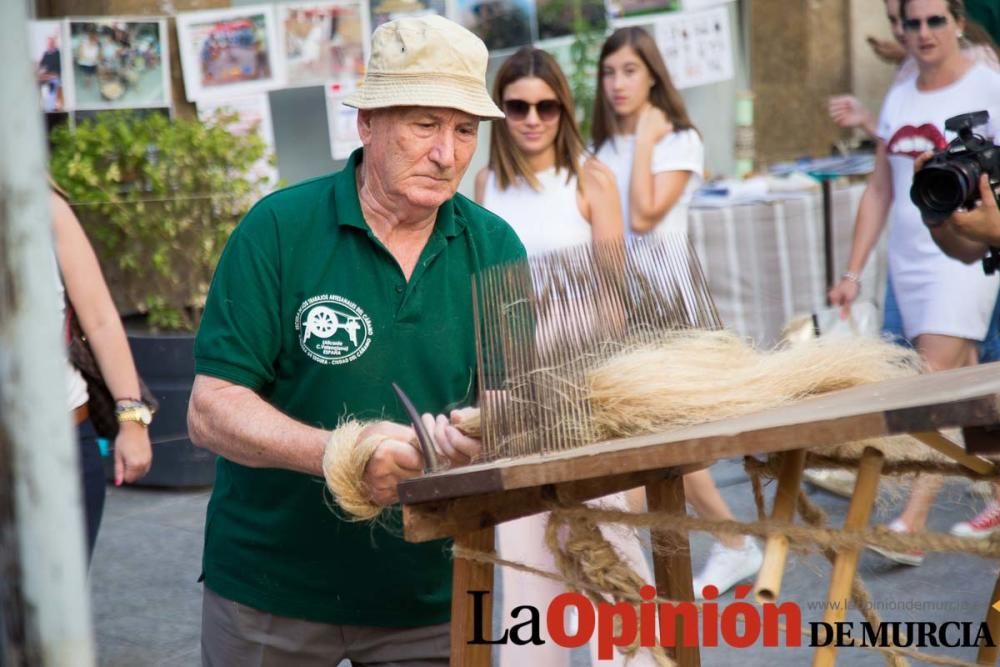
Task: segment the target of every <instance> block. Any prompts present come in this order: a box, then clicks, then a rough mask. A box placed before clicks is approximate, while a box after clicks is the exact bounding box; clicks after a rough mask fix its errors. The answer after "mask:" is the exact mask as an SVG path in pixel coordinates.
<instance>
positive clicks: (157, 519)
mask: <svg viewBox="0 0 1000 667" xmlns="http://www.w3.org/2000/svg"><path fill="white" fill-rule="evenodd" d="M713 473H714V474H715V477H716V479H717V481H718V483H719V486H720V487H721V488H722V489H723V495H724V496H725V497H726V499H727V500H728V501H729V503H730V505H731V506H732V507H733V510H734V512H735V513H736V514H737V515H738V516H739V517H741V518H747V519H749V518H752V517H753V516H754V509H753V501H752V498H751V493H750V485H749V482H748V480H747V479H746V477H745V476H744V474H743V471H742V468H741V467H740V466H739V465H738V464H737V463H734V462H723V463H720V464H718V465H717V466H716V467H715V468H714V469H713ZM108 491H109V495H108V505H107V510H106V513H105V517H104V524H103V526H102V529H101V535H100V537H99V539H98V544H97V550H96V553H95V561H94V564H93V568H92V577H91V579H92V586H93V595H94V597H93V601H94V617H95V625H96V629H97V643H98V651H99V655H100V664H101V665H102V666H106V667H145V666H147V665H149V666H157V667H188V666H197V665H198V664H199V650H198V637H199V623H200V613H201V586H200V585H199V584H198V583H197V581H196V580H197V578H198V574H199V572H200V558H201V539H202V529H203V526H204V514H205V505H206V503H207V501H208V491H207V490H204V489H202V490H185V491H176V490H157V489H117V488H109V489H108ZM772 492H773V490H772ZM812 498H813V500H815V501H816V502H817V503H818V504H819V505H820V506H822V507H823V508H824V509H825V510H826V511H827V512H828V513H829V515H830V518H831V520H832V521H833V522H834V523H835V524H839V523H840V522H841V521H842V520H843V516H844V512H845V510H846V507H847V503H846V501H845V500H843V499H840V498H838V497H836V496H832V495H829V494H826V493H824V492H820V491H817V492H815V493H814V494H813V495H812ZM891 501H892V499H891V498H886V500H885V503H884V505H885V507H883V508H882V510H881V511H880V514H879V518H880V519H885V518H886V517H888V516H891ZM980 507H981V501H980V500H979V499H978V498H976V497H974V496H972V495H970V494H969V493H968V492H967V490H966V488H965V486H964V485H961V484H958V485H953V486H950V487H948V488H947V489H946V491H945V492H944V493H943V495H942V500H941V502H940V503H939V504H938V506H937V507H936V508H935V510H934V512H933V514H932V516H931V528H932V529H935V530H947V528H948V527H949V526H950V525H951V524H952V523H953V522H954V521H957V520H961V519H964V518H966V517H967V516H968V515H969V514H971V513H972V512H973V511H975V510H978V509H979V508H980ZM709 544H710V542H709V540H708V538H707V537H705V536H703V535H695V536H694V538H693V539H692V545H693V546H692V548H693V559H694V564H695V567H696V568H697V567H698V566H699V565H700V564H701V563H702V562H703V560H704V558H705V555H706V553H707V549H708V546H709ZM860 568H861V572H862V575H863V577H864V579H865V582H866V584H867V585H868V587H869V590H870V591H871V592H872V597H873V600H875V602H876V604H877V605H879V607H880V608H881V611H880V613H881V615H882V617H883V619H885V620H899V621H906V620H910V621H937V622H939V623H941V622H944V621H975V622H978V621H980V620H981V619H982V616H983V614H984V612H985V609H986V607H987V605H988V603H989V596H990V594H991V592H992V589H993V582H994V580H995V579H996V575H997V566H996V564H995V563H993V562H990V561H985V560H982V559H978V558H975V557H970V556H955V555H945V554H937V555H930V556H929V557H928V559H927V561H926V562H925V564H924V565H923V566H922V567H919V568H904V567H897V566H893V565H891V564H888V563H887V562H886V561H884V560H882V559H880V558H879V557H878V556H875V555H872V554H867V555H865V556H863V557H862V559H861V564H860ZM828 575H829V567H828V566H827V565H826V564H825V561H822V560H821V559H820V558H818V557H816V556H812V557H808V558H801V557H793V558H792V559H791V560H790V561H789V567H788V572H787V575H786V577H785V582H784V587H783V589H782V597H783V599H788V600H795V601H797V602H799V603H800V604H801V606H802V614H803V620H804V622H807V621H809V620H819V618H820V616H821V611H819V610H818V609H815V608H814V609H813V610H810V609H809V608H808V605H809V603H814V604H815V603H816V602H817V601H819V600H822V599H823V598H824V597H825V594H826V586H827V577H828ZM914 604H919V605H923V609H920V610H914V609H913V605H914ZM850 617H851V618H855V619H858V618H860V617H859V615H858V614H857V612H851V614H850ZM930 650H932V651H937V652H938V653H941V654H944V655H947V656H949V657H952V658H960V659H964V660H969V661H972V660H974V658H975V651H974V649H930ZM810 655H811V653H810V650H809V649H805V648H801V649H766V648H761V647H759V646H757V647H751V648H749V649H743V650H737V649H731V648H716V649H705V650H704V651H703V652H702V664H703V665H705V666H706V667H717V666H718V667H728V666H734V667H735V666H738V667H748V666H755V665H767V667H785V666H787V667H792V666H800V665H807V664H809V662H810V658H809V656H810ZM587 664H589V657H588V656H587V655H586V653H583V652H576V653H574V656H573V665H574V667H583V666H585V665H587ZM839 664H841V665H848V666H852V667H853V666H854V665H858V666H862V667H866V666H868V665H871V666H875V665H881V664H884V661H883V660H882V658H880V657H879V656H878V655H876V654H874V653H872V652H867V651H861V650H857V649H854V650H849V651H842V652H841V659H840V661H839ZM234 667H238V666H234Z"/></svg>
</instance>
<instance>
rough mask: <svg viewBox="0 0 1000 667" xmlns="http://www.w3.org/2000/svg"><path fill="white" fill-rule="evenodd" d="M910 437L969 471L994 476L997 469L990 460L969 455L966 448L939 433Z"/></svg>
mask: <svg viewBox="0 0 1000 667" xmlns="http://www.w3.org/2000/svg"><path fill="white" fill-rule="evenodd" d="M910 435H911V436H912V437H913V438H915V439H917V440H919V441H920V442H922V443H924V444H925V445H927V446H928V447H930V448H931V449H935V450H937V451H939V452H941V453H942V454H944V455H945V456H947V457H948V458H950V459H952V460H953V461H956V462H958V463H960V464H962V465H963V466H965V467H966V468H968V469H969V470H971V471H973V472H977V473H979V474H980V475H989V474H992V473H993V472H994V470H995V469H996V466H995V465H994V463H993V462H992V461H990V460H989V459H984V458H982V457H981V456H973V455H972V454H969V453H968V452H966V450H965V448H964V447H962V446H961V445H959V444H958V443H957V442H954V441H953V440H951V439H950V438H947V437H945V436H944V435H943V434H941V433H939V432H937V431H928V432H925V433H911V434H910Z"/></svg>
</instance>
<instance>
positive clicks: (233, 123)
mask: <svg viewBox="0 0 1000 667" xmlns="http://www.w3.org/2000/svg"><path fill="white" fill-rule="evenodd" d="M219 114H223V115H225V116H233V118H232V119H230V120H228V122H227V123H226V125H225V128H226V129H227V130H228V131H229V133H230V134H234V135H236V136H238V137H243V136H247V135H250V134H256V135H258V136H260V138H261V139H263V140H264V144H266V145H267V148H268V151H267V155H265V156H264V157H263V158H261V159H260V160H258V161H257V163H256V164H255V165H254V166H253V168H252V170H251V171H252V172H253V175H254V176H256V177H257V178H258V179H260V180H262V181H265V182H267V183H268V184H270V185H271V186H272V187H273V186H275V185H277V184H278V169H277V168H276V167H275V166H274V165H273V164H272V163H271V162H272V158H273V156H274V127H273V126H272V125H271V102H270V99H269V98H268V95H267V93H254V94H253V95H245V96H243V97H234V98H230V99H227V100H219V101H213V102H206V101H202V102H198V118H199V119H200V120H201V121H202V122H203V123H212V122H216V119H217V118H218V117H219Z"/></svg>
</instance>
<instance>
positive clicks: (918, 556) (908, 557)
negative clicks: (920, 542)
mask: <svg viewBox="0 0 1000 667" xmlns="http://www.w3.org/2000/svg"><path fill="white" fill-rule="evenodd" d="M888 528H889V531H890V532H893V533H901V534H903V535H909V534H910V533H912V532H913V531H912V530H910V528H909V527H908V526H907V525H906V524H905V523H903V522H902V521H901V520H900V519H896V520H895V521H893V522H892V523H890V524H889V526H888ZM868 548H869V549H871V550H872V551H874V552H875V553H877V554H878V555H880V556H882V557H883V558H888V559H889V560H891V561H893V562H894V563H899V564H900V565H909V566H911V567H918V566H920V565H921V564H922V563H923V562H924V552H923V550H922V549H913V550H911V551H890V550H889V549H883V548H882V547H876V546H869V547H868Z"/></svg>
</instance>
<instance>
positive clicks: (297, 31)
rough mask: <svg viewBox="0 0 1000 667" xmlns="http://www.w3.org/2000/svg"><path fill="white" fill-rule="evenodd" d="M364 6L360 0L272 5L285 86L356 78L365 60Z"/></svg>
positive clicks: (363, 67) (365, 20) (366, 41)
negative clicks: (276, 25) (276, 19)
mask: <svg viewBox="0 0 1000 667" xmlns="http://www.w3.org/2000/svg"><path fill="white" fill-rule="evenodd" d="M368 32H369V30H368V9H367V7H366V6H365V3H363V2H362V1H361V0H344V1H342V2H299V3H294V4H289V5H279V6H278V38H279V40H280V43H281V54H282V57H283V60H284V63H285V85H286V86H287V87H289V88H292V87H296V86H322V85H324V84H326V83H327V82H329V81H340V82H344V81H352V82H353V81H358V80H360V79H361V77H362V76H363V75H364V71H365V63H366V62H367V60H368V48H367V43H368Z"/></svg>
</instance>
